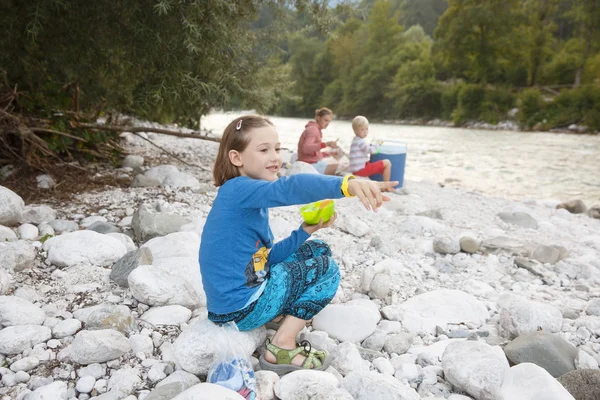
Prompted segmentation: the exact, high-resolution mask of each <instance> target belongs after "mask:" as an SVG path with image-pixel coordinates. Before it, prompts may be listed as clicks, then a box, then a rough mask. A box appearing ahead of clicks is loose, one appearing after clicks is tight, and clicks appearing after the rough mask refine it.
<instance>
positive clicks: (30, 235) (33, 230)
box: [17, 224, 40, 240]
mask: <svg viewBox="0 0 600 400" xmlns="http://www.w3.org/2000/svg"><path fill="white" fill-rule="evenodd" d="M17 233H18V234H19V238H21V239H22V240H35V239H36V238H37V237H38V235H39V234H40V231H39V230H38V228H37V226H35V225H32V224H22V225H19V227H18V228H17Z"/></svg>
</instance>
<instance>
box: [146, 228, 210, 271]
mask: <svg viewBox="0 0 600 400" xmlns="http://www.w3.org/2000/svg"><path fill="white" fill-rule="evenodd" d="M141 247H148V248H149V249H150V251H151V252H152V260H153V263H154V264H156V262H157V261H158V260H160V259H163V258H172V257H190V258H195V259H197V258H198V253H199V251H200V236H198V234H197V233H195V232H175V233H170V234H168V235H166V236H161V237H156V238H153V239H150V240H148V241H147V242H146V243H144V244H143V245H142V246H141Z"/></svg>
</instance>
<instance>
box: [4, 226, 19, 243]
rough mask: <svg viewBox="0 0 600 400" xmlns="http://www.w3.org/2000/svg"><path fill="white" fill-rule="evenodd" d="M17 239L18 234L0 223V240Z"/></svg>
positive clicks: (10, 240)
mask: <svg viewBox="0 0 600 400" xmlns="http://www.w3.org/2000/svg"><path fill="white" fill-rule="evenodd" d="M15 240H17V234H16V233H15V232H14V231H13V230H12V229H10V228H9V227H7V226H4V225H0V242H13V241H15Z"/></svg>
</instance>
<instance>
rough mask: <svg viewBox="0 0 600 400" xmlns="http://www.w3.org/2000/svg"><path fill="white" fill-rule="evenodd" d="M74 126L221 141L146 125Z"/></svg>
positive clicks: (80, 124)
mask: <svg viewBox="0 0 600 400" xmlns="http://www.w3.org/2000/svg"><path fill="white" fill-rule="evenodd" d="M76 126H77V127H79V128H86V129H97V130H101V131H113V132H131V133H141V132H152V133H160V134H162V135H170V136H177V137H183V138H191V139H202V140H208V141H211V142H217V143H220V142H221V138H218V137H209V136H208V135H206V134H202V133H201V132H194V133H184V132H179V131H172V130H169V129H158V128H146V127H136V126H118V125H98V124H88V123H76Z"/></svg>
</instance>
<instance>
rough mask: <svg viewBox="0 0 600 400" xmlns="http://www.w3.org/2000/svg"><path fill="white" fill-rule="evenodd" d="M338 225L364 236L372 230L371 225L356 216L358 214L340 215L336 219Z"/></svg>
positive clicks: (342, 228)
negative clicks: (349, 216) (352, 215)
mask: <svg viewBox="0 0 600 400" xmlns="http://www.w3.org/2000/svg"><path fill="white" fill-rule="evenodd" d="M336 225H337V226H338V228H339V229H340V230H342V231H344V232H347V233H349V234H351V235H353V236H356V237H363V236H365V235H366V234H367V233H369V232H370V231H371V228H370V227H369V225H367V224H366V223H365V222H363V221H361V220H360V219H358V218H356V216H355V217H353V218H346V217H344V216H339V217H338V219H337V220H336Z"/></svg>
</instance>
